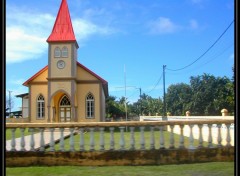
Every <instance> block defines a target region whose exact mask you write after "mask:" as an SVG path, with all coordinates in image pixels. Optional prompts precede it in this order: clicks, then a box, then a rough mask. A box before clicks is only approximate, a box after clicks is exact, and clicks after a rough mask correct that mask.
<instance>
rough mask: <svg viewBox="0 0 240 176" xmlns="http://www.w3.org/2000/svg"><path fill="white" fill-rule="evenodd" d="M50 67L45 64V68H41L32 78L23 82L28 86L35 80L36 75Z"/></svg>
mask: <svg viewBox="0 0 240 176" xmlns="http://www.w3.org/2000/svg"><path fill="white" fill-rule="evenodd" d="M47 69H48V66H45V67H44V68H43V69H41V70H40V71H39V72H37V73H36V74H35V75H33V76H32V77H31V78H29V79H28V80H27V81H25V82H24V83H23V85H24V86H28V84H29V83H30V82H31V81H32V80H34V79H35V78H36V77H38V76H39V75H40V74H41V73H43V72H44V71H45V70H47Z"/></svg>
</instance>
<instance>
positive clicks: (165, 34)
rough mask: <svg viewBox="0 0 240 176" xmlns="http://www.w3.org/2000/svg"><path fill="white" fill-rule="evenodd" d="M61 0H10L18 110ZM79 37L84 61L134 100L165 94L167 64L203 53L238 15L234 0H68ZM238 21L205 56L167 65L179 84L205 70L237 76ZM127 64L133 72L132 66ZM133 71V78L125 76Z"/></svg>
mask: <svg viewBox="0 0 240 176" xmlns="http://www.w3.org/2000/svg"><path fill="white" fill-rule="evenodd" d="M60 3H61V0H41V1H32V0H6V90H7V92H6V96H8V90H10V91H12V98H13V100H14V109H13V110H19V107H20V106H21V99H20V98H15V97H14V96H15V95H18V94H21V93H26V92H28V88H27V87H25V86H23V85H22V84H23V82H25V81H26V80H27V79H29V78H30V77H31V76H32V75H34V74H35V73H36V72H38V71H39V70H40V69H42V68H43V67H45V66H46V65H47V63H48V55H47V54H48V50H47V47H48V44H47V42H46V40H47V38H48V36H49V35H50V33H51V31H52V27H53V25H54V22H55V19H56V16H57V13H58V9H59V6H60ZM68 6H69V10H70V14H71V19H72V23H73V27H74V32H75V35H76V38H77V41H78V44H79V49H78V61H79V62H80V63H81V64H83V65H85V66H86V67H88V68H89V69H90V70H92V71H93V72H95V73H96V74H98V75H99V76H101V77H102V78H104V79H105V80H107V81H108V85H109V94H110V95H112V96H116V97H117V98H120V97H121V96H125V89H124V87H125V80H126V96H127V98H128V101H129V102H134V101H136V100H137V99H138V98H139V89H138V88H141V89H142V93H146V94H148V95H150V96H152V97H154V98H158V97H161V98H162V96H163V83H162V82H163V81H162V77H161V75H162V71H163V69H162V67H163V65H166V66H167V69H179V68H182V67H184V66H186V65H188V64H190V63H192V62H193V61H194V60H196V59H197V58H198V57H199V56H201V55H202V54H203V53H204V52H205V51H206V50H207V49H208V48H209V47H210V46H211V45H212V44H213V43H214V42H215V41H216V40H217V38H218V37H219V36H220V35H221V34H222V33H223V31H224V30H225V29H226V28H227V27H228V25H229V24H230V23H231V22H232V21H233V19H234V0H138V1H133V0H94V1H93V0H92V1H91V0H68ZM233 65H234V25H231V26H230V28H229V29H228V31H227V32H226V33H225V34H224V35H223V36H222V38H221V39H220V40H219V41H218V42H217V43H216V45H214V47H213V48H212V49H211V50H210V51H209V52H208V53H207V54H206V55H204V57H202V58H201V59H199V60H198V61H197V62H196V63H194V64H193V65H192V66H190V67H188V68H186V69H183V70H181V71H176V72H173V71H170V70H166V90H167V87H168V86H169V85H171V84H176V83H181V82H183V83H189V78H190V76H197V75H202V74H203V73H208V74H212V75H215V76H227V77H229V78H231V77H232V75H233V72H232V66H233ZM124 67H125V73H124ZM125 78H126V79H125Z"/></svg>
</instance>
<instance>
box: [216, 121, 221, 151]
mask: <svg viewBox="0 0 240 176" xmlns="http://www.w3.org/2000/svg"><path fill="white" fill-rule="evenodd" d="M217 127H218V138H217V141H218V147H222V134H221V128H222V124H217Z"/></svg>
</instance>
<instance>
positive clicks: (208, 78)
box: [190, 73, 234, 115]
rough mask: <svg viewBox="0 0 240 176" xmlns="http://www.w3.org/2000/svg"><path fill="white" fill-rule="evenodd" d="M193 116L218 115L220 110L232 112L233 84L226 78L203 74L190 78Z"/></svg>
mask: <svg viewBox="0 0 240 176" xmlns="http://www.w3.org/2000/svg"><path fill="white" fill-rule="evenodd" d="M190 84H191V88H192V92H193V95H192V103H191V110H190V111H191V112H192V114H193V115H219V114H220V111H221V109H223V108H226V109H228V110H229V112H230V111H232V110H233V102H232V98H233V97H234V92H233V86H232V85H233V84H232V82H231V81H230V79H229V78H227V77H217V78H216V77H214V76H213V75H209V74H206V73H204V74H203V75H201V76H196V77H193V76H192V77H190Z"/></svg>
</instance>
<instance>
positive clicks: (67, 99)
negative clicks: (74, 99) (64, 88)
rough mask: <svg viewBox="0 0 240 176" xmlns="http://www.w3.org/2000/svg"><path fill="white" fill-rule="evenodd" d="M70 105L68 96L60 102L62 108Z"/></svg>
mask: <svg viewBox="0 0 240 176" xmlns="http://www.w3.org/2000/svg"><path fill="white" fill-rule="evenodd" d="M70 105H71V103H70V100H69V98H68V97H67V96H66V95H64V96H63V97H62V99H61V100H60V106H70Z"/></svg>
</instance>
